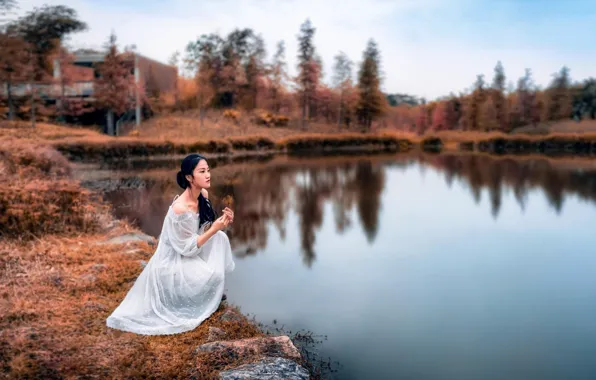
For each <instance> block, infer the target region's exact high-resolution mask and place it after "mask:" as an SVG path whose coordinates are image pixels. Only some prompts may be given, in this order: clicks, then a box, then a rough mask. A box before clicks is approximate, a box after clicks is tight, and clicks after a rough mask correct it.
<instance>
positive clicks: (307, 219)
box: [105, 154, 596, 267]
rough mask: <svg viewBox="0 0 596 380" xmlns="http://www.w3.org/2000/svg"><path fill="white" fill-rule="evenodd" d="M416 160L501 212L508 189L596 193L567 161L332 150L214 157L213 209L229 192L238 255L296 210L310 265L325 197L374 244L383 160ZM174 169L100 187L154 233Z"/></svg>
mask: <svg viewBox="0 0 596 380" xmlns="http://www.w3.org/2000/svg"><path fill="white" fill-rule="evenodd" d="M416 161H418V162H419V163H421V164H422V165H423V166H425V167H428V168H432V169H434V170H436V171H438V172H439V173H443V174H444V175H445V181H446V183H447V185H448V186H452V184H453V182H454V181H459V182H461V183H464V184H465V185H466V186H467V187H468V188H470V190H471V196H472V199H473V200H474V201H475V202H476V203H479V202H480V200H481V198H482V193H483V192H484V190H486V191H487V192H488V196H489V200H490V207H491V209H490V212H491V214H492V215H493V217H494V218H498V216H499V211H500V209H501V205H502V197H503V193H504V191H507V190H512V192H513V194H514V196H515V199H516V200H517V202H518V203H519V205H520V207H521V209H522V210H524V209H525V207H526V201H527V199H528V192H529V191H532V190H534V189H541V190H542V191H543V192H544V194H545V196H546V198H547V200H548V202H549V204H550V205H551V206H552V207H553V208H554V209H555V210H556V212H557V213H560V212H561V211H562V209H563V203H564V199H565V196H568V195H572V194H573V195H575V196H578V197H580V198H582V199H585V200H589V201H592V202H594V201H596V170H595V169H591V168H588V169H585V170H579V169H578V167H579V166H578V165H577V164H575V163H574V162H573V161H556V160H549V159H545V158H539V159H513V158H499V157H492V156H486V155H457V154H450V155H448V154H439V155H421V156H417V157H415V160H412V157H405V156H402V157H399V156H397V157H395V156H394V157H391V158H389V159H386V158H349V159H346V160H343V161H342V160H340V159H337V158H320V159H309V160H296V161H292V160H289V161H287V162H283V163H281V164H280V163H275V162H270V163H264V164H258V165H253V166H247V167H242V166H240V168H239V169H234V170H231V169H230V170H231V171H228V172H226V173H227V174H226V175H222V176H220V175H219V170H224V169H225V165H218V168H217V169H216V171H215V172H214V178H215V179H216V180H215V181H214V182H217V183H218V185H217V186H215V187H214V188H213V189H212V190H210V193H211V194H212V195H213V196H212V198H213V202H214V205H215V207H217V208H218V209H221V208H222V207H223V205H222V204H221V201H220V199H221V198H222V197H224V196H226V195H231V196H232V197H233V198H234V209H235V213H236V222H235V223H234V225H233V227H232V228H231V229H230V230H229V231H228V235H229V236H230V241H231V243H232V246H233V248H234V253H235V255H236V256H238V257H242V256H245V255H252V254H256V253H257V252H258V251H259V250H262V249H264V248H265V247H266V246H267V239H268V231H269V228H270V227H273V228H275V229H276V230H277V232H278V233H279V236H280V237H281V239H285V236H286V224H287V223H286V221H287V216H288V214H289V213H290V212H294V213H295V214H296V215H297V217H298V219H299V222H298V227H299V236H300V239H301V251H302V256H303V262H304V264H305V265H306V266H308V267H310V266H312V265H313V263H314V262H315V260H316V256H317V252H315V243H316V240H317V231H318V230H319V229H320V228H321V225H322V223H323V221H324V210H325V207H326V205H331V206H332V210H333V220H334V223H335V228H336V231H337V233H339V234H344V233H346V232H348V231H351V230H352V228H353V227H354V221H353V220H352V215H354V210H355V212H356V214H357V216H358V219H359V224H360V225H361V226H362V228H363V230H364V233H365V235H366V238H367V240H368V241H369V243H371V244H372V243H373V242H374V241H375V238H376V235H377V231H378V228H379V226H378V224H379V214H380V211H381V207H382V204H381V195H382V193H383V190H384V187H385V178H386V173H385V171H386V170H387V168H388V167H401V168H402V170H406V168H408V167H409V166H410V164H411V163H412V162H416ZM231 167H233V165H230V168H231ZM230 173H232V174H230ZM174 174H175V171H170V170H168V171H164V172H162V174H160V175H159V176H147V177H143V178H142V179H141V180H140V182H141V183H142V184H143V186H141V187H139V186H137V187H134V188H130V189H117V190H113V191H106V192H105V196H106V198H107V199H108V200H109V201H110V202H111V203H112V204H113V205H114V209H115V213H116V215H117V216H118V217H125V218H128V219H129V220H132V221H134V222H136V223H137V224H138V225H139V226H140V227H141V228H142V229H143V230H144V231H146V232H147V233H150V234H152V235H154V236H157V235H159V232H160V230H161V223H162V222H163V217H164V215H165V213H166V211H167V208H168V206H169V205H170V203H171V201H172V199H173V197H174V196H175V194H178V193H179V192H180V189H178V188H177V186H176V184H175V181H174V180H173V179H172V178H174V177H175V176H174ZM126 180H127V179H121V180H120V181H121V182H122V181H126ZM128 180H130V178H129V179H128ZM133 182H135V181H133ZM136 183H139V180H138V179H137V180H136Z"/></svg>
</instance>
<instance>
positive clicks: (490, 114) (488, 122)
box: [478, 96, 500, 132]
mask: <svg viewBox="0 0 596 380" xmlns="http://www.w3.org/2000/svg"><path fill="white" fill-rule="evenodd" d="M498 115H499V109H498V108H497V105H496V104H495V101H494V98H493V97H490V96H489V97H488V98H487V99H486V100H485V101H484V103H483V104H482V106H481V107H480V115H479V121H478V128H479V130H481V131H484V132H490V131H495V130H498V129H499V128H500V124H499V118H498Z"/></svg>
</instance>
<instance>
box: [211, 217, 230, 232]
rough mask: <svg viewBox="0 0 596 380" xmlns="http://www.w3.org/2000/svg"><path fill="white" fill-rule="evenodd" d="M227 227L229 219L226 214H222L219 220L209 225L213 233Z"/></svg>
mask: <svg viewBox="0 0 596 380" xmlns="http://www.w3.org/2000/svg"><path fill="white" fill-rule="evenodd" d="M228 225H230V219H229V217H228V215H227V214H224V215H222V216H220V217H219V218H217V219H216V220H215V222H213V224H212V225H211V228H214V229H215V231H221V230H223V229H224V228H226V227H227V226H228Z"/></svg>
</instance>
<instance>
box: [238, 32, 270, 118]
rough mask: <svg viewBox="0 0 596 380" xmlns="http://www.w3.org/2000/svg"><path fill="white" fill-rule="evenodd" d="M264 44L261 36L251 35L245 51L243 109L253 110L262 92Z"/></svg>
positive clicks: (264, 72)
mask: <svg viewBox="0 0 596 380" xmlns="http://www.w3.org/2000/svg"><path fill="white" fill-rule="evenodd" d="M265 54H266V52H265V42H264V41H263V38H262V37H261V36H255V35H252V41H251V43H249V44H248V48H247V50H246V56H247V60H246V63H244V65H243V68H244V83H243V86H242V92H243V93H242V96H243V98H244V102H243V103H244V104H243V105H244V108H245V109H247V110H253V109H255V108H257V106H258V99H259V93H260V92H261V90H262V81H263V78H264V76H265V75H266V69H265Z"/></svg>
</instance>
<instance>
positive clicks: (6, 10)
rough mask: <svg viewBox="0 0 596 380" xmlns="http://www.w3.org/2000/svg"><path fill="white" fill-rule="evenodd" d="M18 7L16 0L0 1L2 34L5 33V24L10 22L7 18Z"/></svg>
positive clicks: (0, 30)
mask: <svg viewBox="0 0 596 380" xmlns="http://www.w3.org/2000/svg"><path fill="white" fill-rule="evenodd" d="M16 7H17V2H16V0H0V32H3V31H4V27H5V24H6V22H7V21H8V19H6V18H5V17H6V16H8V15H9V14H10V13H11V11H12V10H13V9H15V8H16Z"/></svg>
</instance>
